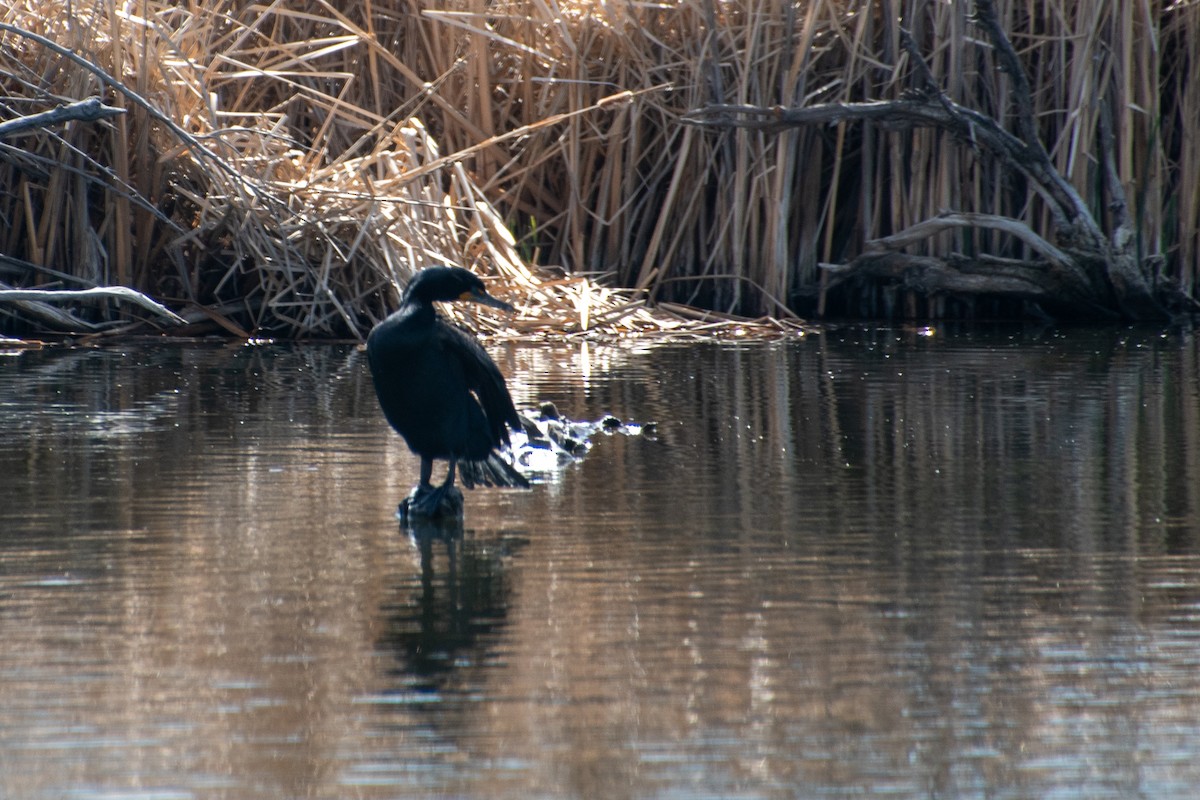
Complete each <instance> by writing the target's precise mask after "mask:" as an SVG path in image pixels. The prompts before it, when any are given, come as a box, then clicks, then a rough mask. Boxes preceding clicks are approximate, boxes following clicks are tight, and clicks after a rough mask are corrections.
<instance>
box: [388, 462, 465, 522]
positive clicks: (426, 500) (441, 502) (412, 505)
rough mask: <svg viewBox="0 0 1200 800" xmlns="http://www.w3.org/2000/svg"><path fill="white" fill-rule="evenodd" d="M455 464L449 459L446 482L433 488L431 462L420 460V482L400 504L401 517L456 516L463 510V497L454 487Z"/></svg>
mask: <svg viewBox="0 0 1200 800" xmlns="http://www.w3.org/2000/svg"><path fill="white" fill-rule="evenodd" d="M457 466H458V464H457V462H456V461H455V460H454V459H453V458H452V459H450V467H449V469H448V470H447V472H446V480H445V481H444V482H443V483H442V484H441V485H440V486H437V487H435V486H433V485H432V483H431V479H432V477H433V460H432V459H425V458H422V459H421V482H420V483H419V484H418V485H417V488H415V489H413V491H412V493H411V494H410V495H409V496H408V497H407V498H406V499H405V501H404V503H402V504H401V509H400V512H401V515H402V516H409V515H419V516H422V517H440V516H458V515H460V514H462V510H463V496H462V492H461V491H459V489H458V487H457V486H455V485H454V477H455V472H456V469H457Z"/></svg>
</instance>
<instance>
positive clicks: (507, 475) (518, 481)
mask: <svg viewBox="0 0 1200 800" xmlns="http://www.w3.org/2000/svg"><path fill="white" fill-rule="evenodd" d="M458 476H459V478H460V479H461V480H462V482H463V485H464V486H466V487H467V488H468V489H474V488H475V487H476V486H507V487H510V488H513V489H528V488H529V480H528V479H527V478H526V477H525V476H524V475H522V474H521V473H520V472H517V469H516V467H514V466H513V465H512V464H510V463H508V461H506V460H505V459H504V456H502V455H500V454H499V453H496V452H492V453H488V456H487V458H485V459H482V460H480V461H467V460H465V459H464V460H462V461H459V462H458Z"/></svg>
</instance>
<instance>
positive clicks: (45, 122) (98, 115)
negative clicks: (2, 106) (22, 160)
mask: <svg viewBox="0 0 1200 800" xmlns="http://www.w3.org/2000/svg"><path fill="white" fill-rule="evenodd" d="M124 113H125V109H123V108H115V107H113V106H106V105H104V103H103V102H102V101H101V100H100V98H99V97H89V98H87V99H86V100H79V101H77V102H74V103H68V104H67V105H65V106H59V107H58V108H52V109H50V110H49V111H41V112H39V113H37V114H29V115H28V116H24V117H16V118H15V119H8V120H5V121H3V122H0V139H3V138H5V137H8V136H16V135H17V134H20V133H25V132H26V131H29V130H35V129H41V128H49V127H50V126H52V125H58V124H59V123H62V122H67V121H69V120H79V121H81V122H97V121H98V120H102V119H108V118H109V117H117V116H120V115H121V114H124Z"/></svg>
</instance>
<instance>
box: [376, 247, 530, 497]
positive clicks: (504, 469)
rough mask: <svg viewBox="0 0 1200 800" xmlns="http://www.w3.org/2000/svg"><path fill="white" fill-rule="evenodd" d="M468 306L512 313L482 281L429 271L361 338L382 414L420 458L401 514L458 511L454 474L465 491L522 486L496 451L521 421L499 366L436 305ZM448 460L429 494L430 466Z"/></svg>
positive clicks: (454, 271)
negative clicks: (415, 480)
mask: <svg viewBox="0 0 1200 800" xmlns="http://www.w3.org/2000/svg"><path fill="white" fill-rule="evenodd" d="M451 300H473V301H474V302H477V303H483V304H484V305H489V306H492V307H493V308H500V309H504V310H505V311H512V310H513V308H512V306H510V305H509V304H508V303H505V302H503V301H501V300H497V299H496V298H495V297H492V296H491V295H490V294H488V293H487V291H486V290H485V289H484V287H483V281H481V280H479V278H478V277H476V276H475V275H474V274H473V273H471V272H469V271H467V270H465V269H459V268H457V267H430V268H428V269H423V270H421V271H420V272H418V273H417V274H416V275H415V276H414V277H413V279H412V280H411V281H410V282H409V284H408V288H407V289H406V290H405V292H404V297H403V298H402V299H401V301H400V308H399V309H398V310H397V311H396V313H394V314H392V315H391V316H389V317H388V318H387V319H385V320H383V321H382V322H380V323H379V324H378V325H376V326H375V328H374V329H373V330H372V331H371V335H370V336H368V337H367V360H368V362H369V363H370V365H371V376H372V377H373V378H374V380H375V393H376V395H378V397H379V405H380V406H381V407H382V408H383V413H384V416H386V417H387V421H388V422H389V423H390V424H391V426H392V427H393V428H395V429H396V431H397V432H398V433H399V434H400V435H401V436H403V437H404V441H405V442H406V443H407V444H408V447H409V449H410V450H412V451H413V452H414V453H416V454H417V455H418V456H420V458H421V477H420V483H418V484H417V487H416V488H415V489H413V491H412V494H410V495H409V496H408V498H407V499H406V500H405V501H404V502H403V503H401V505H400V511H401V514H402V515H403V516H407V515H410V514H411V515H417V516H426V517H434V516H440V515H443V514H446V513H459V512H461V510H462V492H460V491H459V490H458V489H457V488H455V486H454V475H455V469H456V468H457V469H458V471H459V473H461V475H462V482H463V483H464V484H465V485H466V487H467V488H468V489H472V488H474V487H475V485H476V484H481V485H484V486H493V485H494V486H514V487H528V486H529V482H528V481H527V480H526V479H525V477H524V476H523V475H521V473H519V472H517V471H516V469H514V468H513V467H512V465H511V464H509V463H508V462H507V461H506V460H504V458H502V457H501V456H500V454H499V453H498V452H497V451H498V449H499V448H502V447H504V446H506V445H508V443H509V439H508V429H509V428H510V427H511V428H512V429H514V430H520V429H521V419H520V417H519V416H517V410H516V408H514V407H513V401H512V397H511V396H510V395H509V393H508V387H507V386H505V384H504V376H503V375H501V374H500V370H499V368H497V367H496V364H495V362H493V361H492V359H491V358H489V357H488V354H487V352H486V351H484V349H483V347H482V346H480V344H479V342H478V341H476V340H475V338H474V337H473V336H471V334H469V333H467V332H466V331H464V330H462V329H461V328H458V327H457V326H455V325H453V324H451V323H449V322H447V321H446V320H444V319H443V318H442V317H440V316H439V315H438V314H437V312H436V311H435V310H434V308H433V303H434V302H435V301H451ZM438 458H440V459H444V460H446V461H449V462H450V467H449V470H448V472H447V473H446V480H445V482H444V483H442V484H441V485H440V486H437V487H434V486H433V484H432V483H431V482H430V481H431V479H432V477H433V461H434V459H438Z"/></svg>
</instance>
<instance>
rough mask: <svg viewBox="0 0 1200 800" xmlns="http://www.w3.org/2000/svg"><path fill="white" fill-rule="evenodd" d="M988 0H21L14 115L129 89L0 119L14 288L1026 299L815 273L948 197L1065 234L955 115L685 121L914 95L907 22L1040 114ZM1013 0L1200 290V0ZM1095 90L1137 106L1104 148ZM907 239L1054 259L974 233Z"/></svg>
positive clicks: (1074, 176) (1044, 120) (306, 325)
mask: <svg viewBox="0 0 1200 800" xmlns="http://www.w3.org/2000/svg"><path fill="white" fill-rule="evenodd" d="M971 5H972V4H970V3H927V2H917V0H908V1H906V2H883V3H872V4H867V3H853V2H825V1H824V0H809V1H808V2H800V1H797V2H792V3H784V2H773V3H748V2H744V3H730V2H717V0H683V1H682V2H678V3H667V4H651V3H638V2H633V3H608V2H600V1H599V0H596V2H586V1H585V0H580V1H578V2H559V3H556V2H552V1H551V2H546V1H545V0H528V1H525V2H518V1H516V0H513V1H511V2H487V3H485V2H483V0H452V1H451V2H446V3H439V4H437V5H436V6H431V7H423V6H422V5H421V4H418V3H409V2H403V1H402V0H372V2H364V3H353V4H344V3H338V4H331V3H327V2H321V0H296V2H288V3H286V4H282V3H281V4H261V3H250V2H236V1H234V2H231V1H229V0H225V1H223V0H195V2H191V3H186V4H182V5H174V4H167V3H165V2H159V1H158V0H144V1H143V2H139V3H131V4H128V5H123V6H116V5H113V4H111V3H110V2H104V1H103V0H98V1H97V2H95V3H93V4H91V5H88V4H86V3H69V4H66V3H64V4H58V3H51V2H42V1H39V0H25V1H24V2H16V3H10V4H8V5H6V6H5V8H4V10H3V12H0V23H2V26H0V116H2V117H4V118H6V119H7V118H13V117H17V116H21V115H25V114H29V113H34V112H38V111H42V110H45V109H46V108H49V107H53V106H55V105H57V104H59V103H62V102H67V101H71V100H78V99H82V98H86V97H89V96H100V97H103V98H104V100H105V102H106V103H107V104H109V105H111V106H115V107H120V108H124V109H126V110H127V113H125V114H124V115H121V116H119V117H116V118H113V119H111V120H108V121H104V122H96V123H83V122H72V123H68V124H66V125H63V126H58V127H55V128H51V129H45V130H42V131H40V132H38V133H37V134H36V135H24V136H21V137H11V138H7V139H4V140H3V141H2V142H0V185H3V186H4V187H5V191H4V192H3V194H2V196H0V219H3V220H4V225H3V227H2V228H0V253H3V254H5V255H6V257H7V258H6V260H3V261H0V280H3V281H4V282H5V283H6V284H8V285H19V286H22V287H32V286H37V287H42V288H55V287H64V288H72V289H78V288H87V287H91V286H96V285H103V286H107V285H122V286H129V287H133V288H136V289H138V290H141V291H143V292H145V293H147V294H149V295H151V296H153V297H155V298H157V299H159V300H162V301H164V302H166V303H167V304H168V305H170V306H171V307H172V308H174V309H176V310H177V311H180V312H181V313H182V314H184V316H186V317H188V318H189V319H193V320H204V321H206V322H207V323H208V324H214V323H215V324H217V325H220V326H222V327H223V328H225V329H227V330H229V331H232V332H234V333H239V334H255V335H300V336H351V337H361V336H363V335H365V332H366V330H368V329H369V327H370V325H371V324H373V322H374V321H375V320H377V319H379V318H380V317H381V316H382V315H383V314H385V313H386V312H387V311H388V310H389V309H390V308H391V307H392V306H393V305H394V304H395V301H396V298H397V292H398V288H399V287H400V286H401V285H403V282H404V280H405V279H406V277H407V275H408V274H409V273H410V272H411V270H413V269H414V268H417V267H420V266H422V265H425V264H430V263H448V264H459V265H464V266H468V267H470V268H473V269H475V270H477V271H479V272H481V273H482V274H484V275H485V276H490V277H491V279H492V280H493V282H494V283H493V288H494V290H495V292H496V293H497V294H499V295H501V296H503V297H505V298H506V299H508V300H510V301H512V302H514V303H515V304H516V305H518V307H519V308H520V309H521V312H520V314H519V316H518V317H517V318H516V319H514V320H504V321H503V324H504V325H505V326H509V325H511V326H512V328H513V329H514V330H515V331H517V332H518V333H523V334H534V333H546V334H550V333H564V332H568V333H569V332H575V331H582V330H585V329H588V330H599V331H605V332H609V333H622V332H627V331H628V332H633V331H645V330H677V329H678V328H679V327H680V326H682V324H683V323H681V322H679V321H678V318H677V317H676V316H675V315H674V314H673V315H672V316H671V317H670V318H668V317H666V316H664V315H663V314H662V313H661V310H662V308H664V307H667V308H673V309H675V310H678V309H677V308H676V307H674V306H671V305H670V304H672V303H676V304H678V303H684V304H695V305H700V306H705V307H709V308H714V309H717V310H718V312H725V313H737V314H747V315H751V316H759V315H773V316H775V317H780V318H785V319H786V318H790V317H793V316H794V314H795V313H797V312H798V313H803V314H811V313H814V312H815V311H816V310H817V308H818V304H821V305H822V306H823V307H824V310H826V311H828V312H830V313H864V314H870V315H874V314H881V313H905V314H909V315H914V316H922V315H931V316H939V315H944V314H968V315H971V314H973V315H986V314H993V313H1014V312H1017V311H1020V310H1021V309H1020V308H1019V307H1017V306H1012V305H1005V304H1004V303H1003V302H997V301H994V300H991V299H988V298H983V299H975V298H967V299H955V296H954V295H950V296H947V295H945V294H939V295H936V296H932V297H925V296H922V295H919V294H917V293H914V292H905V291H904V289H903V288H902V284H901V283H898V282H896V281H860V282H854V281H850V282H846V283H844V284H843V285H842V286H840V287H839V289H838V291H837V292H836V293H827V292H826V291H825V290H826V289H827V288H828V281H827V280H826V279H825V278H824V277H823V275H824V274H825V273H824V272H823V271H822V270H820V269H819V266H818V265H819V264H821V263H839V262H842V263H844V262H847V261H850V260H851V259H853V258H854V257H856V256H857V255H859V254H860V253H861V252H862V251H863V249H864V247H865V246H866V245H867V243H868V242H871V241H873V240H880V239H882V238H883V237H887V236H889V235H892V234H895V233H897V232H899V231H904V230H906V229H908V228H911V226H913V225H914V224H916V223H920V222H922V221H924V220H928V219H931V218H935V217H937V216H938V215H939V214H941V213H942V212H944V211H946V210H955V211H963V212H969V213H986V214H991V215H1001V216H1004V217H1006V218H1012V219H1015V220H1019V221H1021V222H1022V223H1023V224H1024V225H1026V226H1027V227H1028V228H1029V229H1031V230H1033V231H1037V232H1038V233H1039V235H1041V236H1042V237H1044V238H1045V239H1047V240H1052V239H1053V236H1054V233H1053V227H1054V225H1053V222H1054V221H1053V220H1052V219H1051V216H1052V214H1051V211H1050V210H1049V209H1048V208H1047V206H1046V204H1045V203H1043V202H1041V201H1040V200H1039V199H1038V197H1036V196H1035V195H1034V193H1033V192H1031V190H1030V188H1029V186H1028V185H1026V184H1025V183H1024V182H1023V181H1022V180H1020V178H1019V177H1017V178H1014V177H1013V176H1011V175H1009V174H1007V173H1006V172H1005V170H1004V169H1003V167H1002V165H998V164H996V163H994V162H989V161H988V160H986V159H981V158H980V157H979V155H978V154H977V153H975V152H973V151H972V150H971V148H970V147H968V146H965V145H964V144H963V143H961V142H955V141H952V140H951V139H950V137H948V136H946V135H945V134H941V133H938V132H936V131H933V130H908V131H904V132H899V133H893V132H889V131H887V130H885V129H884V128H882V127H881V126H878V125H871V124H860V123H856V122H843V123H840V124H837V125H834V126H818V127H813V126H809V127H803V128H797V129H790V130H787V131H784V132H781V133H769V132H764V131H753V130H738V131H730V132H725V133H719V134H713V133H711V132H709V131H706V130H701V129H698V128H696V127H690V126H686V125H681V124H680V120H681V118H682V117H683V115H684V114H686V113H687V112H688V111H690V110H693V109H696V108H700V107H703V106H705V105H708V104H713V103H736V104H741V105H750V106H761V107H773V106H783V107H800V106H808V105H813V104H816V103H824V104H828V103H838V102H854V101H863V100H871V99H876V98H896V97H899V96H901V94H902V93H903V92H905V91H906V90H911V89H912V88H914V86H916V85H917V84H916V83H915V80H916V79H915V78H914V77H913V70H912V69H911V67H912V65H911V63H909V61H908V57H907V55H906V53H905V51H904V49H903V47H902V46H901V44H900V38H899V37H900V32H899V31H900V28H899V26H898V25H896V24H894V22H893V21H894V20H900V21H901V23H902V24H903V25H904V26H905V27H906V28H908V29H909V30H911V31H912V32H913V36H914V39H915V41H916V46H917V48H918V49H919V50H920V52H922V53H924V55H925V60H926V62H927V63H928V65H929V67H930V69H931V70H932V72H933V75H934V76H935V77H936V79H937V81H938V82H939V84H940V86H941V88H942V89H943V90H944V91H945V92H946V94H947V96H948V97H949V98H951V99H952V100H953V101H954V102H955V103H960V104H962V105H963V106H966V107H970V108H974V109H978V110H979V111H980V112H981V113H984V114H988V115H990V116H992V117H993V118H995V119H996V120H997V121H998V122H999V123H1000V124H1001V125H1003V126H1004V127H1006V128H1008V129H1011V130H1016V129H1017V124H1018V121H1017V120H1015V119H1014V118H1013V116H1012V111H1011V109H1010V108H1009V105H1010V104H1009V102H1008V101H1007V98H1008V97H1009V88H1010V86H1009V77H1008V76H1007V75H1006V74H1005V73H1004V72H1003V71H1001V70H999V69H997V65H996V63H995V59H994V56H993V54H992V51H991V49H990V48H989V47H988V46H987V45H986V43H985V42H983V41H982V40H981V37H980V34H979V31H978V30H977V28H976V27H975V25H974V23H973V22H972V21H971V20H970V18H969V16H968V13H969V11H970V6H971ZM997 7H998V12H999V16H1000V19H1001V21H1002V23H1003V24H1004V26H1005V28H1006V30H1007V31H1008V32H1009V35H1010V36H1011V38H1012V41H1013V43H1014V45H1015V48H1016V51H1017V53H1018V54H1019V56H1020V59H1021V63H1022V65H1023V67H1024V69H1025V72H1026V73H1027V74H1028V76H1029V79H1030V84H1031V87H1032V90H1031V97H1032V98H1033V102H1034V104H1035V107H1034V109H1033V118H1034V119H1036V120H1037V134H1038V136H1039V137H1040V138H1041V140H1042V141H1043V142H1044V143H1045V144H1046V148H1047V151H1048V153H1049V155H1050V158H1051V159H1052V161H1053V164H1054V166H1055V167H1056V168H1057V169H1058V171H1059V172H1060V173H1061V174H1062V175H1063V176H1064V177H1065V178H1066V179H1067V180H1068V181H1070V183H1071V185H1072V186H1073V187H1074V188H1075V190H1076V191H1077V192H1078V193H1079V195H1080V196H1081V197H1082V198H1083V199H1084V201H1086V202H1087V203H1088V204H1089V205H1090V207H1091V208H1092V209H1093V210H1094V212H1095V213H1096V215H1097V217H1098V218H1099V221H1100V223H1101V225H1105V226H1111V225H1112V221H1111V220H1109V219H1107V218H1106V213H1107V212H1106V208H1107V206H1106V203H1107V202H1108V200H1109V195H1108V194H1106V192H1105V190H1104V189H1103V188H1102V186H1101V184H1102V177H1103V174H1102V172H1103V171H1102V170H1101V169H1100V166H1101V165H1102V164H1103V163H1104V162H1105V161H1106V159H1105V156H1106V155H1111V163H1112V164H1113V165H1114V173H1115V174H1116V175H1118V176H1119V180H1120V183H1121V186H1122V187H1123V188H1124V191H1125V195H1126V197H1127V198H1128V202H1129V207H1130V216H1131V219H1133V221H1134V222H1135V223H1136V231H1137V237H1136V242H1135V247H1136V251H1137V258H1138V261H1139V263H1140V264H1142V265H1145V266H1146V268H1147V269H1149V270H1150V271H1151V273H1152V274H1151V275H1150V279H1151V280H1152V282H1154V283H1155V285H1156V286H1158V285H1162V286H1169V287H1172V288H1173V289H1175V288H1177V289H1178V290H1180V291H1181V292H1182V293H1183V294H1184V295H1194V294H1195V290H1196V280H1197V272H1198V267H1197V263H1198V262H1197V258H1198V253H1197V247H1198V246H1200V238H1198V236H1197V234H1198V233H1200V184H1198V183H1197V182H1196V181H1195V179H1194V176H1195V175H1196V174H1197V170H1198V169H1200V142H1198V141H1197V140H1196V137H1195V136H1189V135H1188V134H1189V132H1192V131H1195V130H1196V129H1197V127H1198V126H1200V88H1198V87H1197V84H1198V83H1200V78H1197V75H1198V74H1200V73H1198V72H1197V70H1196V69H1195V68H1194V64H1195V62H1196V59H1195V55H1194V51H1195V48H1196V45H1195V42H1197V41H1200V5H1198V4H1197V3H1194V2H1183V3H1165V2H1162V1H1161V0H1146V1H1145V2H1139V3H1110V2H1103V0H1087V2H1079V3H1064V2H1018V0H1003V1H1002V2H999V3H997ZM1098 98H1103V99H1105V100H1106V101H1107V102H1108V103H1109V105H1110V107H1111V108H1112V109H1114V125H1113V131H1114V137H1113V142H1112V146H1111V147H1107V148H1106V147H1103V146H1102V141H1101V133H1102V130H1101V128H1102V127H1103V126H1101V125H1100V124H1099V122H1100V119H1099V115H1100V111H1101V104H1100V103H1099V102H1097V99H1098ZM510 231H511V232H515V234H516V236H515V237H514V235H513V233H510ZM912 250H913V251H914V252H916V253H917V254H921V253H946V252H950V251H955V252H961V253H965V254H967V255H973V254H976V253H982V252H986V253H988V254H989V255H991V256H994V257H996V258H1019V257H1023V256H1026V255H1028V252H1029V250H1028V244H1027V243H1025V242H1022V241H1021V240H1020V239H1017V238H1014V237H1012V236H1009V235H1007V234H1005V233H1004V232H1003V230H1000V229H996V228H989V229H986V230H980V229H975V228H970V227H965V228H956V229H954V230H949V231H947V232H943V233H940V234H938V235H937V236H933V237H930V238H927V239H924V240H922V241H920V242H917V243H915V244H914V245H913V248H912ZM531 264H541V265H549V266H544V267H536V268H535V267H531V266H530V265H531ZM612 286H618V287H628V288H629V289H632V290H634V292H633V293H628V292H617V291H614V290H613V289H611V288H606V287H612ZM898 287H900V288H898ZM644 300H651V301H654V302H656V303H658V304H659V311H657V312H654V313H652V312H651V311H650V310H648V308H647V307H646V306H645V305H644V303H643V301H644ZM23 302H24V303H25V305H23V306H20V307H16V306H6V307H5V308H8V309H9V310H10V311H11V310H13V309H16V313H18V314H20V315H21V319H22V320H23V321H26V322H27V321H28V320H29V319H31V318H32V317H31V315H33V314H41V315H42V318H41V319H40V324H46V325H54V324H58V325H59V326H60V327H64V326H69V325H72V324H76V323H78V324H79V325H80V326H83V325H85V324H86V325H96V324H101V325H103V324H105V322H106V320H120V319H122V317H121V316H120V315H121V314H124V313H127V309H116V308H103V307H101V308H98V309H95V308H94V309H86V310H85V309H77V310H75V311H74V313H73V315H72V316H71V317H70V318H69V319H67V320H62V319H61V318H60V319H59V321H58V323H55V322H53V319H52V318H49V317H48V315H49V314H50V312H49V311H48V310H47V309H46V307H44V306H43V305H40V304H37V303H36V301H23ZM73 321H74V322H73ZM493 323H495V324H496V325H498V324H500V321H499V320H493V318H491V317H486V316H484V317H482V318H479V319H475V320H473V324H475V325H477V326H479V327H483V328H489V327H492V326H493Z"/></svg>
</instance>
